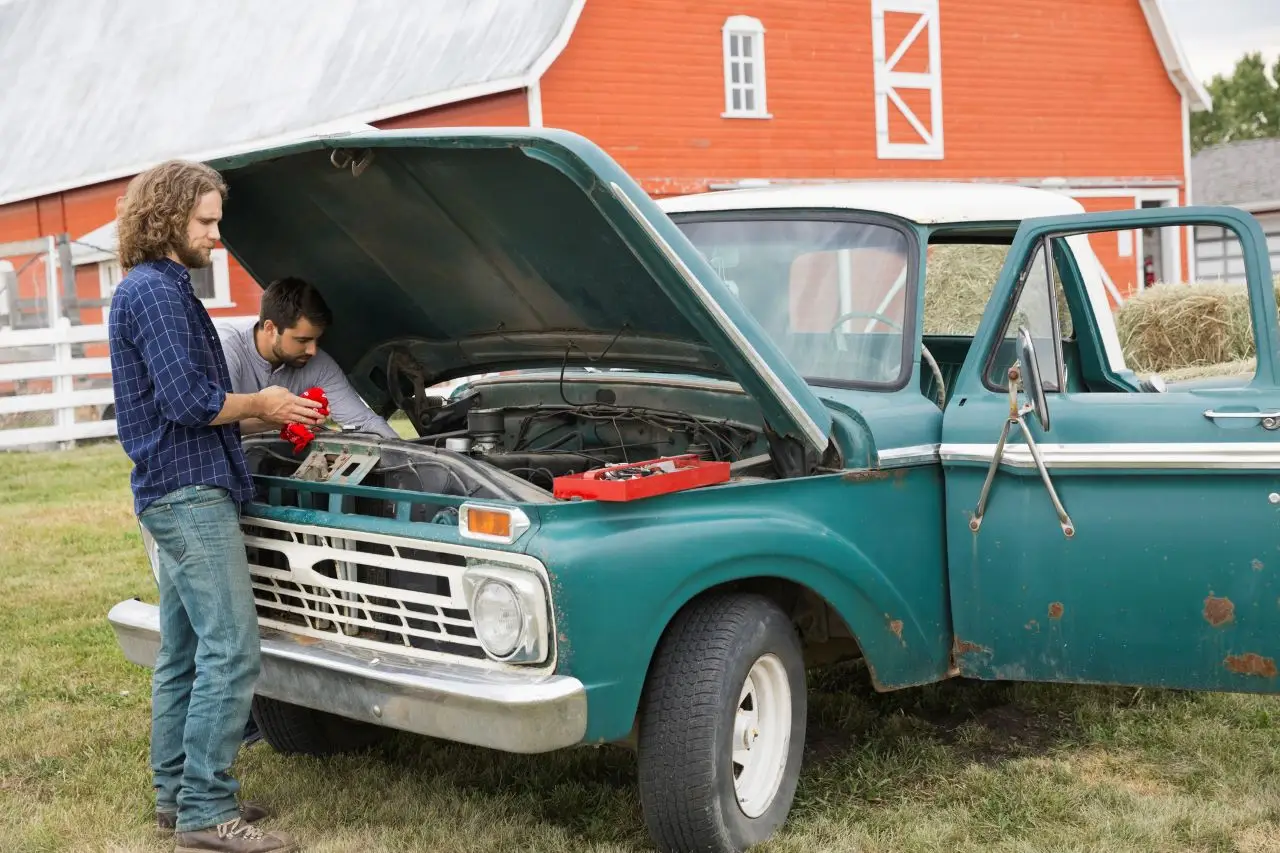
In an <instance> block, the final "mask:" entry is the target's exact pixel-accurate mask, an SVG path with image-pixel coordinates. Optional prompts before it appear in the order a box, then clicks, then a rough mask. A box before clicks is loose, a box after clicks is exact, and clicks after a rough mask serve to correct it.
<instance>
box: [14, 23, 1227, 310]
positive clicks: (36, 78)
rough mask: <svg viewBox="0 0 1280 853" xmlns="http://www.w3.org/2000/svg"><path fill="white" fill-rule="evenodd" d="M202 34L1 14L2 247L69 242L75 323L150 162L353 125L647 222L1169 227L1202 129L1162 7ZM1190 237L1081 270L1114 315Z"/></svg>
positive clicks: (35, 279) (1183, 254)
mask: <svg viewBox="0 0 1280 853" xmlns="http://www.w3.org/2000/svg"><path fill="white" fill-rule="evenodd" d="M207 12H208V9H207V8H206V7H205V6H203V5H199V6H198V5H196V4H194V3H192V2H173V0H131V2H129V3H117V2H113V0H14V2H10V3H7V4H0V62H2V63H3V67H4V68H5V69H6V72H7V74H6V78H7V80H6V96H7V97H6V98H5V99H3V100H2V101H0V137H3V139H4V142H5V144H4V145H3V146H2V148H3V150H4V152H5V154H4V157H2V158H0V243H5V242H12V241H19V240H29V239H32V238H39V237H45V236H49V235H57V234H63V233H66V234H69V235H70V238H71V239H72V240H75V241H77V242H76V243H74V244H73V246H72V249H73V251H72V254H73V257H74V260H75V262H76V268H77V273H76V290H75V294H76V297H77V301H78V303H79V306H80V309H81V310H80V311H79V313H78V317H77V319H78V321H79V322H96V321H98V320H99V319H100V318H101V314H100V313H99V312H100V311H101V308H100V306H101V304H102V301H103V300H105V299H106V297H107V296H108V295H109V293H110V290H111V287H112V285H113V284H114V282H116V281H117V280H118V279H119V275H120V272H119V269H118V266H117V265H116V263H115V261H114V260H113V259H112V257H111V250H112V248H113V245H114V236H113V235H114V230H113V216H114V204H115V200H116V198H117V197H118V196H119V195H120V194H121V193H122V191H123V188H124V186H125V184H126V182H127V181H128V179H129V178H130V177H132V176H133V175H134V174H136V173H137V172H138V171H140V170H141V169H143V168H145V167H147V166H149V165H151V164H153V163H156V162H159V161H160V160H163V159H166V158H169V157H187V158H206V157H211V156H215V155H220V154H226V153H232V152H234V151H236V150H240V149H245V148H249V147H254V146H257V145H259V144H261V143H263V142H265V141H269V140H285V139H289V138H296V137H300V136H305V135H310V134H314V133H323V132H326V131H334V130H339V129H345V128H350V127H353V126H360V125H363V124H368V125H372V126H374V127H379V128H406V127H432V126H468V125H470V126H477V125H529V126H533V127H539V126H544V125H545V126H555V127H561V128H566V129H569V130H573V131H577V132H579V133H582V134H584V135H585V136H587V137H590V138H591V139H593V140H595V141H596V142H598V143H599V144H601V145H602V146H603V147H604V148H605V149H606V150H607V151H609V152H610V154H612V155H613V156H614V157H615V158H616V159H617V160H618V161H619V162H620V163H621V164H622V165H623V167H625V168H626V169H627V170H628V171H630V172H631V173H632V174H633V175H635V176H636V177H637V178H639V179H640V180H641V182H642V183H643V185H644V186H645V187H646V189H648V190H649V191H650V192H651V193H652V194H653V195H655V196H662V195H671V194H679V193H689V192H695V191H703V190H707V189H716V188H723V187H736V186H742V185H750V184H752V183H759V182H801V181H823V180H831V179H855V180H856V179H863V178H878V179H883V178H899V177H901V178H927V179H945V180H955V181H996V182H1006V183H1017V184H1026V185H1033V186H1047V187H1050V188H1053V189H1056V190H1058V191H1060V192H1064V193H1067V194H1069V195H1072V196H1074V197H1076V198H1079V199H1081V200H1082V202H1083V203H1084V204H1085V205H1086V207H1088V208H1089V209H1097V210H1102V209H1116V208H1129V207H1137V206H1148V205H1157V206H1158V205H1171V204H1172V205H1177V204H1185V203H1187V201H1188V199H1189V198H1190V197H1191V186H1190V167H1189V134H1188V115H1189V112H1190V111H1191V110H1199V109H1205V108H1206V107H1207V106H1208V96H1207V95H1206V93H1205V91H1204V89H1203V88H1202V87H1201V86H1200V85H1199V84H1198V83H1197V82H1196V81H1195V80H1194V79H1193V78H1192V77H1191V76H1190V73H1189V71H1188V67H1187V64H1186V62H1185V60H1184V58H1183V56H1182V54H1181V51H1180V49H1179V47H1178V45H1177V41H1176V39H1175V38H1174V36H1173V34H1172V32H1171V31H1170V29H1169V26H1168V24H1167V22H1166V20H1165V17H1164V14H1163V12H1162V10H1161V8H1160V2H1159V0H1073V2H1070V3H1063V2H1061V0H984V2H982V3H975V2H964V0H840V2H837V1H836V0H829V1H828V0H701V2H697V3H691V2H686V0H592V2H590V3H586V2H585V0H539V2H536V3H520V4H504V3H478V2H477V3H457V2H445V0H438V2H417V3H412V4H394V3H383V2H359V0H342V2H336V0H335V2H331V3H326V4H324V5H323V6H316V5H315V4H312V3H307V2H304V0H277V2H272V3H269V4H266V3H261V2H256V0H229V2H226V3H222V4H219V6H218V8H217V11H216V14H215V15H213V16H210V15H208V14H207ZM282 34H285V35H282ZM107 47H109V49H106V48H107ZM37 82H38V85H37ZM1187 236H1188V235H1187V234H1186V233H1184V232H1177V233H1171V234H1165V235H1160V234H1156V233H1148V234H1134V235H1122V236H1121V237H1120V239H1118V240H1116V239H1114V238H1112V241H1113V242H1112V245H1107V246H1101V245H1099V246H1096V247H1095V250H1096V251H1097V252H1098V254H1099V256H1100V257H1101V258H1102V260H1103V263H1104V265H1105V266H1106V268H1107V271H1108V273H1109V275H1110V278H1111V280H1112V282H1113V284H1114V288H1115V290H1114V295H1116V296H1117V297H1119V296H1121V295H1123V294H1128V293H1132V292H1134V291H1135V290H1136V289H1137V288H1139V287H1141V286H1142V282H1143V276H1144V267H1145V268H1146V269H1147V271H1148V272H1149V273H1150V274H1151V275H1154V276H1155V277H1156V278H1158V279H1164V280H1183V279H1185V275H1184V273H1183V271H1184V270H1189V269H1193V268H1194V266H1195V264H1194V260H1193V257H1192V256H1191V254H1190V251H1191V246H1190V241H1189V240H1188V239H1187ZM13 260H17V261H22V260H23V259H22V258H16V259H14V258H11V259H10V261H13ZM3 263H4V262H3V261H0V288H3V287H4V283H5V281H6V277H5V276H4V275H3V270H4V267H3ZM42 276H43V273H41V274H39V275H32V274H31V271H30V270H28V273H27V274H26V275H19V276H16V281H15V276H13V275H9V276H8V277H7V280H8V281H9V286H8V287H7V288H5V289H3V290H0V327H2V326H4V325H6V324H10V325H15V324H19V323H20V321H21V318H22V312H21V308H22V305H23V304H25V303H28V302H30V301H31V300H34V299H37V298H38V297H39V295H40V294H41V293H42V292H43V291H42V290H41V289H42V288H43V287H45V279H44V278H43V277H42ZM196 283H197V287H198V288H200V290H201V292H202V294H203V295H204V297H205V300H206V304H207V305H208V307H209V309H210V312H211V313H213V314H215V315H217V314H236V315H244V314H252V313H256V311H257V307H258V296H257V293H258V290H257V286H256V285H255V284H254V283H253V282H252V281H250V280H249V278H248V276H247V275H246V274H245V273H244V272H243V271H242V270H240V269H238V267H237V266H236V265H235V263H234V262H232V261H229V260H228V258H227V257H226V254H225V252H224V253H221V254H220V256H219V257H218V258H217V259H216V262H215V264H214V266H213V267H212V269H210V270H208V271H205V272H201V273H200V274H199V276H198V277H197V280H196Z"/></svg>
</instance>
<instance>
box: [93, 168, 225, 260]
mask: <svg viewBox="0 0 1280 853" xmlns="http://www.w3.org/2000/svg"><path fill="white" fill-rule="evenodd" d="M215 191H216V192H217V193H218V194H219V195H221V196H222V197H223V198H224V199H225V198H226V197H227V185H226V184H225V183H224V182H223V180H222V176H221V175H219V174H218V173H217V172H215V171H214V170H213V169H211V168H209V167H208V166H206V165H204V164H203V163H192V162H188V161H185V160H168V161H166V162H164V163H161V164H160V165H158V166H153V167H152V168H150V169H148V170H146V171H145V172H143V173H142V174H140V175H138V176H137V177H135V178H134V179H133V180H132V181H130V182H129V186H128V188H127V189H126V190H125V193H124V196H122V197H121V198H120V199H118V200H117V202H116V233H117V250H116V255H117V257H118V258H119V260H120V266H121V267H123V268H124V269H125V270H129V269H132V268H133V267H136V266H137V265H138V264H140V263H142V262H143V261H156V260H159V259H160V258H163V257H165V256H166V255H168V254H169V252H170V251H172V250H175V249H179V248H180V247H182V246H185V245H186V242H187V223H188V222H189V221H190V219H191V211H193V210H195V207H196V202H198V201H199V200H200V197H201V196H203V195H205V194H206V193H210V192H215Z"/></svg>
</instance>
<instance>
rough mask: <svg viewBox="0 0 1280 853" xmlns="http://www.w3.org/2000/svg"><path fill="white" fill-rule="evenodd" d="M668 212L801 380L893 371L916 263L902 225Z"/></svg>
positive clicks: (893, 378)
mask: <svg viewBox="0 0 1280 853" xmlns="http://www.w3.org/2000/svg"><path fill="white" fill-rule="evenodd" d="M673 219H675V222H676V224H677V225H678V226H679V227H680V229H681V230H682V231H683V232H684V233H685V235H686V236H687V237H688V238H689V239H690V240H691V241H692V242H693V244H694V246H696V247H697V248H698V250H699V251H700V252H701V253H702V255H703V256H704V257H705V258H706V259H707V261H708V262H709V263H710V264H711V266H712V268H713V269H714V270H715V271H716V272H717V273H718V274H719V275H720V277H721V279H722V280H723V281H724V282H725V284H726V285H728V287H729V290H730V291H731V292H732V293H734V294H735V295H736V296H737V298H738V299H739V300H740V301H741V302H742V304H743V305H744V306H745V307H746V308H747V310H748V311H750V312H751V314H752V316H753V317H754V318H755V319H756V321H757V322H759V323H760V325H761V326H763V327H764V329H765V331H766V333H767V334H768V335H769V336H770V337H771V338H772V339H773V341H774V343H775V344H776V345H777V346H778V347H779V349H781V350H782V352H783V354H784V355H786V356H787V358H788V359H789V360H790V361H791V363H792V364H793V365H794V366H795V367H796V369H797V370H798V371H799V372H800V374H801V375H802V376H804V377H805V378H806V379H807V380H809V381H810V382H812V383H814V384H816V385H822V384H845V383H851V384H856V385H885V386H890V385H896V384H897V383H898V382H899V380H900V379H901V378H902V374H903V372H904V370H903V368H904V362H905V352H904V343H905V341H904V335H903V329H904V327H905V326H906V322H905V313H906V306H907V305H908V304H909V300H910V298H911V294H912V293H913V292H914V291H915V287H914V283H913V282H912V281H910V278H911V276H913V275H914V274H915V266H916V265H915V264H912V263H910V260H909V250H908V242H907V238H906V236H905V235H904V234H903V233H902V232H901V231H899V230H897V229H895V228H892V227H889V226H886V225H877V224H871V223H865V222H847V221H840V220H835V219H802V218H801V219H797V218H777V219H762V218H759V217H755V216H753V217H751V218H741V219H726V218H724V215H723V214H719V215H717V217H716V218H715V219H707V218H698V219H690V218H683V217H673Z"/></svg>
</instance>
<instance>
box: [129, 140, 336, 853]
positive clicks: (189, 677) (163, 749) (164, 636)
mask: <svg viewBox="0 0 1280 853" xmlns="http://www.w3.org/2000/svg"><path fill="white" fill-rule="evenodd" d="M226 191H227V188H226V184H225V183H223V181H222V176H221V175H219V174H218V173H217V172H215V171H214V170H213V169H210V168H209V167H208V166H205V165H202V164H200V163H189V162H185V161H181V160H174V161H170V162H167V163H162V164H160V165H159V166H156V167H155V168H152V169H149V170H147V171H146V172H143V173H142V174H140V175H138V176H137V177H136V178H134V179H133V180H132V181H131V182H130V183H129V186H128V188H127V190H126V191H125V195H124V197H123V198H122V199H121V200H120V202H119V205H118V210H117V231H118V235H119V250H118V252H119V258H120V263H121V266H122V267H123V268H124V269H125V270H126V271H127V275H125V277H124V279H123V280H122V281H121V282H120V285H119V287H117V288H116V291H115V294H114V295H113V296H112V299H111V314H110V320H109V322H108V330H107V340H108V343H109V348H110V352H111V383H112V388H113V391H114V395H115V406H116V424H117V432H118V434H119V437H120V443H121V445H122V446H123V448H124V451H125V453H127V454H128V456H129V458H130V459H132V460H133V463H134V468H133V474H132V475H131V484H132V488H133V496H134V511H135V512H136V513H137V514H138V518H139V521H140V522H141V524H142V527H143V529H144V530H145V531H146V532H147V533H148V534H149V535H150V536H151V537H152V538H153V539H154V540H155V543H156V546H157V551H158V556H157V558H156V566H155V571H156V580H157V583H158V585H159V588H160V649H159V651H158V653H157V654H156V661H155V671H154V673H153V675H152V693H151V770H152V779H153V782H152V784H153V787H154V789H155V792H156V823H157V825H158V826H159V827H160V828H161V829H163V830H175V831H176V844H177V849H179V850H205V851H239V852H240V853H268V851H274V853H283V851H292V850H295V849H296V845H295V844H294V842H293V840H292V839H291V838H289V836H287V835H285V834H284V833H280V832H270V833H267V832H263V831H262V829H261V828H260V827H259V826H258V825H257V824H256V823H255V822H256V821H259V820H261V819H262V818H263V817H266V816H267V812H266V810H265V809H263V808H262V807H261V806H258V805H255V804H253V803H249V802H245V803H239V802H237V797H236V795H237V793H238V792H239V790H240V785H239V783H238V782H237V781H236V780H235V779H234V778H233V777H232V776H231V774H230V772H229V770H230V767H231V763H232V761H233V760H234V759H235V756H236V751H237V749H238V747H239V746H240V740H241V737H242V735H243V733H244V728H245V723H246V721H247V720H248V718H249V706H250V703H251V701H252V699H253V687H254V683H255V682H256V681H257V678H258V673H259V669H260V653H261V649H260V645H259V638H258V617H257V611H256V608H255V606H254V600H253V589H252V586H251V582H250V578H249V565H248V561H247V559H246V555H245V547H244V537H243V534H242V533H241V530H240V509H241V507H242V506H243V504H244V503H246V502H247V501H249V500H250V499H251V498H252V497H253V484H252V481H251V479H250V476H249V468H248V465H247V464H246V462H245V458H244V454H243V452H242V451H241V449H240V428H239V424H240V422H241V421H246V420H249V419H252V420H254V421H255V422H259V423H271V424H288V423H302V424H315V423H318V422H320V421H321V420H322V418H321V417H320V416H319V415H318V414H317V413H316V408H317V406H316V404H315V403H314V402H312V401H310V400H306V399H303V398H301V397H299V396H297V395H295V394H292V393H290V392H289V391H288V390H286V389H284V388H281V387H269V388H264V389H261V390H255V392H254V393H251V394H241V393H234V392H232V389H231V379H230V377H229V376H228V375H227V363H226V359H225V358H224V356H223V352H222V347H221V346H220V345H219V343H218V336H217V334H216V332H215V331H214V328H213V323H212V321H211V320H210V318H209V314H208V312H207V311H205V308H204V306H203V305H202V304H201V302H200V300H199V299H198V298H197V297H196V295H195V291H194V290H193V289H192V287H191V275H190V272H189V270H190V269H192V268H203V267H207V266H208V265H209V261H210V252H211V251H212V249H213V248H214V246H215V244H216V243H217V241H218V223H219V222H220V221H221V220H222V201H223V197H224V196H225V195H226Z"/></svg>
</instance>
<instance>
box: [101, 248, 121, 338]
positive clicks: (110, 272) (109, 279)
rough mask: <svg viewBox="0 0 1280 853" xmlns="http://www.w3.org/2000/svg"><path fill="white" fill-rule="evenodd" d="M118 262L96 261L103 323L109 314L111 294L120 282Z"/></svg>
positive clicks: (106, 320)
mask: <svg viewBox="0 0 1280 853" xmlns="http://www.w3.org/2000/svg"><path fill="white" fill-rule="evenodd" d="M121 277H122V276H121V273H120V262H119V261H99V262H98V291H99V293H101V294H102V322H103V324H104V325H105V324H106V323H107V322H108V318H109V316H110V314H111V295H112V294H113V293H115V292H116V285H117V284H119V283H120V279H121Z"/></svg>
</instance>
